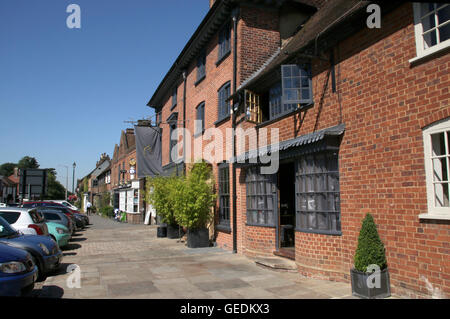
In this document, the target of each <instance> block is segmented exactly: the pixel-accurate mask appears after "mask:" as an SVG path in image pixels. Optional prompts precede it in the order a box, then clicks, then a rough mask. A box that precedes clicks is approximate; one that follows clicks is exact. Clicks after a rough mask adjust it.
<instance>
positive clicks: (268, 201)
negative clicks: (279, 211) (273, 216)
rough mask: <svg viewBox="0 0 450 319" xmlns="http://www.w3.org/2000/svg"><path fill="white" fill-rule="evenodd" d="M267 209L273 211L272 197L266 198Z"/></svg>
mask: <svg viewBox="0 0 450 319" xmlns="http://www.w3.org/2000/svg"><path fill="white" fill-rule="evenodd" d="M267 209H268V210H269V211H273V197H272V196H267Z"/></svg>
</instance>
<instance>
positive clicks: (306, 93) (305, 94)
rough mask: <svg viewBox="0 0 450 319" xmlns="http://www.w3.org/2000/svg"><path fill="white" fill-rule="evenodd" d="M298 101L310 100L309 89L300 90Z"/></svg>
mask: <svg viewBox="0 0 450 319" xmlns="http://www.w3.org/2000/svg"><path fill="white" fill-rule="evenodd" d="M299 99H302V100H309V99H311V94H310V91H309V89H303V90H302V96H301V97H299Z"/></svg>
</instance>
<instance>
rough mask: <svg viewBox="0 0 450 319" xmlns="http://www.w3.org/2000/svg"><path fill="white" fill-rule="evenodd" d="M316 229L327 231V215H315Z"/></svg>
mask: <svg viewBox="0 0 450 319" xmlns="http://www.w3.org/2000/svg"><path fill="white" fill-rule="evenodd" d="M317 228H318V229H320V230H327V229H328V214H327V213H318V214H317Z"/></svg>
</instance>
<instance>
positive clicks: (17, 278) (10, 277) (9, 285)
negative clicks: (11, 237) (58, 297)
mask: <svg viewBox="0 0 450 319" xmlns="http://www.w3.org/2000/svg"><path fill="white" fill-rule="evenodd" d="M36 278H37V267H36V265H35V264H34V262H33V260H32V258H31V255H30V254H29V253H28V252H26V251H25V250H22V249H18V248H14V247H10V246H8V245H5V244H0V296H21V295H22V294H23V293H24V292H28V291H31V290H32V289H33V288H34V282H35V281H36Z"/></svg>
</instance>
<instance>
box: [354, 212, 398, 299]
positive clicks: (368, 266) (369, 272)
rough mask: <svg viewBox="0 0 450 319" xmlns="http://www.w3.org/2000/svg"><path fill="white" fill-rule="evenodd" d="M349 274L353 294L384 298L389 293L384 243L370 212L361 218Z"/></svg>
mask: <svg viewBox="0 0 450 319" xmlns="http://www.w3.org/2000/svg"><path fill="white" fill-rule="evenodd" d="M350 274H351V280H352V294H353V295H354V296H358V297H361V298H386V297H389V296H390V295H391V292H390V283H389V272H388V268H387V261H386V253H385V249H384V245H383V242H382V241H381V239H380V236H379V235H378V231H377V226H376V225H375V221H374V220H373V217H372V215H370V214H367V215H366V217H365V218H364V220H363V223H362V226H361V231H360V233H359V237H358V247H357V249H356V253H355V256H354V268H353V269H351V271H350Z"/></svg>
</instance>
